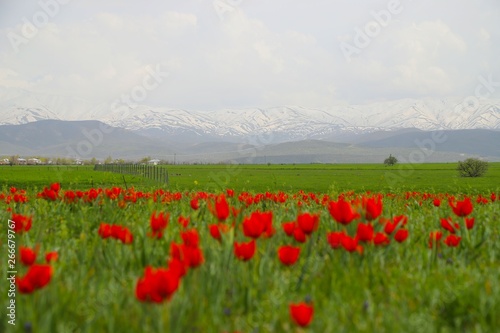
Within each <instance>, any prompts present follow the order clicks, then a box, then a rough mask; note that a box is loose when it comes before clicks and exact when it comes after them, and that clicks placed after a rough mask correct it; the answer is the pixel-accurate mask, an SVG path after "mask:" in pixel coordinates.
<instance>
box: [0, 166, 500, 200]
mask: <svg viewBox="0 0 500 333" xmlns="http://www.w3.org/2000/svg"><path fill="white" fill-rule="evenodd" d="M158 168H167V169H168V171H169V180H170V182H169V188H170V189H173V190H181V191H184V190H198V189H208V190H212V191H215V190H221V189H225V188H233V189H236V190H240V191H244V190H246V191H259V192H264V191H278V190H283V191H297V190H299V189H301V190H304V191H312V192H328V191H351V190H353V191H357V192H361V191H366V190H369V191H376V192H390V191H395V190H405V191H429V192H434V193H437V192H452V193H455V192H460V193H478V192H486V191H496V190H498V189H499V187H500V163H490V167H489V170H488V172H487V174H486V175H485V176H484V177H480V178H461V177H459V176H458V172H457V171H456V164H455V163H449V164H400V165H396V166H395V167H385V166H383V165H381V164H338V165H333V164H328V165H325V164H302V165H269V166H268V165H169V166H158ZM53 181H58V182H60V183H61V184H62V185H63V186H64V187H65V188H90V187H92V186H93V187H106V186H114V185H121V186H125V184H126V185H127V186H134V187H136V188H140V189H141V188H142V189H147V188H151V187H152V186H161V187H163V186H164V185H163V184H158V183H155V182H153V181H150V180H147V179H145V178H142V177H140V176H135V175H120V174H114V173H109V172H95V171H93V167H92V166H14V167H10V166H3V167H0V186H2V185H3V186H7V187H10V186H16V187H33V186H38V187H41V186H44V185H46V184H47V183H50V182H53Z"/></svg>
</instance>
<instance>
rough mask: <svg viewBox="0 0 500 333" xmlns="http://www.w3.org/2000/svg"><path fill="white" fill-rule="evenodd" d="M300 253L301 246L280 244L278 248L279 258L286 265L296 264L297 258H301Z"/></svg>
mask: <svg viewBox="0 0 500 333" xmlns="http://www.w3.org/2000/svg"><path fill="white" fill-rule="evenodd" d="M299 255H300V247H294V246H290V245H284V246H280V247H279V249H278V258H279V259H280V261H281V262H282V263H283V264H284V265H286V266H291V265H293V264H295V262H296V261H297V259H299Z"/></svg>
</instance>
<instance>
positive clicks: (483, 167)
mask: <svg viewBox="0 0 500 333" xmlns="http://www.w3.org/2000/svg"><path fill="white" fill-rule="evenodd" d="M457 170H458V174H459V175H460V177H481V176H484V174H485V173H486V171H488V162H486V161H481V160H480V159H478V158H468V159H466V160H465V161H458V167H457Z"/></svg>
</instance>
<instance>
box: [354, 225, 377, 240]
mask: <svg viewBox="0 0 500 333" xmlns="http://www.w3.org/2000/svg"><path fill="white" fill-rule="evenodd" d="M356 236H357V238H358V240H359V241H361V242H371V241H372V239H373V226H372V225H371V224H370V223H366V224H364V223H359V224H358V229H357V231H356Z"/></svg>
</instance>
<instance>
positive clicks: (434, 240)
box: [429, 231, 443, 248]
mask: <svg viewBox="0 0 500 333" xmlns="http://www.w3.org/2000/svg"><path fill="white" fill-rule="evenodd" d="M442 237H443V233H442V232H441V231H432V232H431V233H430V234H429V248H432V247H433V245H434V244H435V245H436V246H438V245H439V241H440V240H441V238H442Z"/></svg>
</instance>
